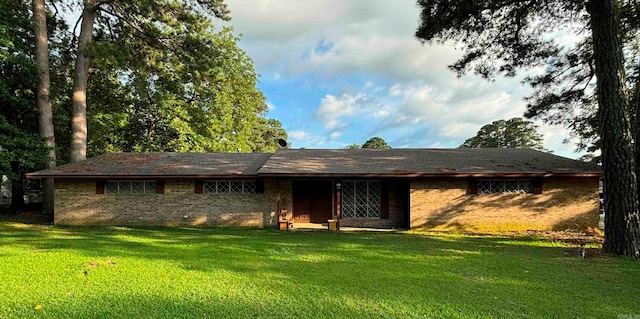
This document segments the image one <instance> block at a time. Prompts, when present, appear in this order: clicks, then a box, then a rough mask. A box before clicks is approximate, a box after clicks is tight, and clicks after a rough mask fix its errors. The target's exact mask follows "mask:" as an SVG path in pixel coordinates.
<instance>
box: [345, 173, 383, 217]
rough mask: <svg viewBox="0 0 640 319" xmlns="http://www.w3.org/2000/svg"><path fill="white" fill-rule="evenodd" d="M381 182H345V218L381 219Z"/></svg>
mask: <svg viewBox="0 0 640 319" xmlns="http://www.w3.org/2000/svg"><path fill="white" fill-rule="evenodd" d="M381 198H382V196H381V185H380V181H343V183H342V217H343V218H380V215H381V210H382V209H381V207H382V205H381Z"/></svg>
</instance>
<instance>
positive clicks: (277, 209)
mask: <svg viewBox="0 0 640 319" xmlns="http://www.w3.org/2000/svg"><path fill="white" fill-rule="evenodd" d="M281 206H282V204H281V202H280V179H279V178H276V219H277V220H276V223H279V222H280V219H281V218H282V216H280V214H281V211H282V210H281V208H282V207H281ZM278 227H280V226H278Z"/></svg>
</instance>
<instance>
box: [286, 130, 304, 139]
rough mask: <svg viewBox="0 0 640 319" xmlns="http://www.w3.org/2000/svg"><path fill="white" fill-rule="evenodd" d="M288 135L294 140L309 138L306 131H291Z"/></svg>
mask: <svg viewBox="0 0 640 319" xmlns="http://www.w3.org/2000/svg"><path fill="white" fill-rule="evenodd" d="M287 135H288V136H289V138H290V139H292V140H305V139H307V138H308V137H309V133H308V132H305V131H291V132H289V133H287Z"/></svg>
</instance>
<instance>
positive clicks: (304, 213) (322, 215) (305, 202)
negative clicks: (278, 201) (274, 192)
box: [292, 181, 332, 223]
mask: <svg viewBox="0 0 640 319" xmlns="http://www.w3.org/2000/svg"><path fill="white" fill-rule="evenodd" d="M331 185H332V184H331V181H294V182H293V185H292V186H293V215H294V218H295V221H296V222H301V223H309V222H311V223H326V222H327V220H329V219H331V210H332V209H331V208H332V205H331V203H332V201H331V198H332V197H331V190H332V187H331Z"/></svg>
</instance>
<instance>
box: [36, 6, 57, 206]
mask: <svg viewBox="0 0 640 319" xmlns="http://www.w3.org/2000/svg"><path fill="white" fill-rule="evenodd" d="M46 17H47V14H46V10H45V4H44V0H33V20H34V25H35V28H34V38H35V60H36V66H37V69H38V75H37V77H38V88H37V93H36V101H37V105H38V124H39V128H40V136H41V137H42V139H43V140H44V147H45V148H47V149H48V150H49V151H48V159H47V168H53V167H55V166H56V149H55V147H56V140H55V135H54V131H53V110H52V107H51V79H50V76H49V45H48V43H47V40H48V38H49V37H48V35H47V18H46ZM42 204H43V205H42V212H43V213H44V214H46V215H52V214H53V179H50V178H49V179H45V180H43V182H42Z"/></svg>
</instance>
